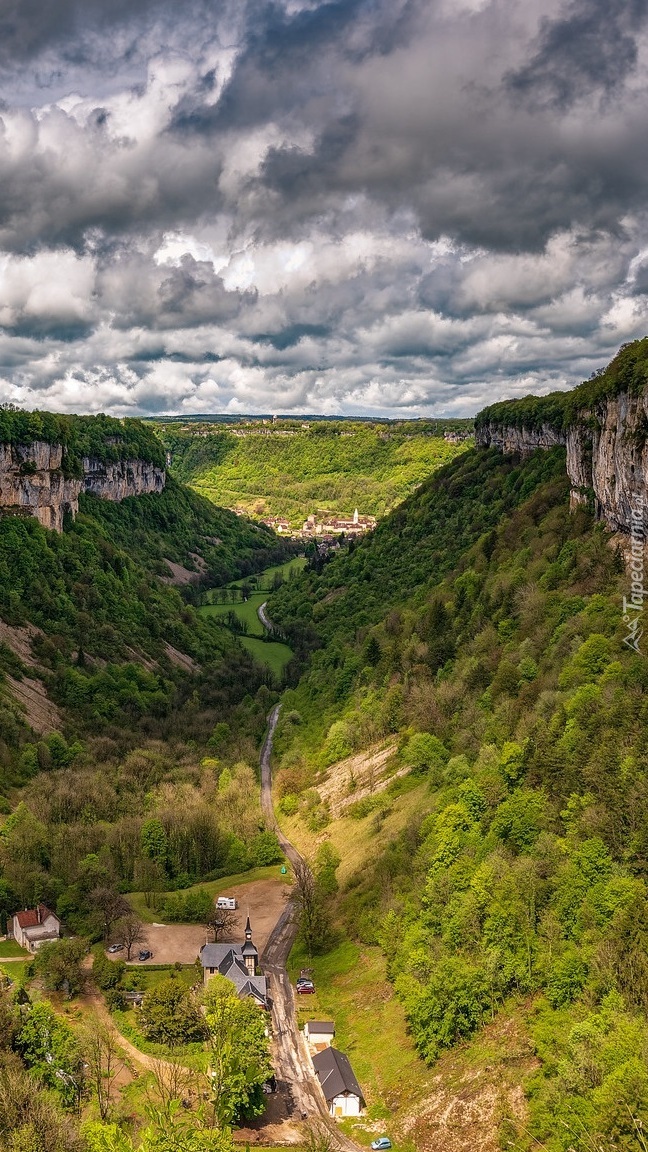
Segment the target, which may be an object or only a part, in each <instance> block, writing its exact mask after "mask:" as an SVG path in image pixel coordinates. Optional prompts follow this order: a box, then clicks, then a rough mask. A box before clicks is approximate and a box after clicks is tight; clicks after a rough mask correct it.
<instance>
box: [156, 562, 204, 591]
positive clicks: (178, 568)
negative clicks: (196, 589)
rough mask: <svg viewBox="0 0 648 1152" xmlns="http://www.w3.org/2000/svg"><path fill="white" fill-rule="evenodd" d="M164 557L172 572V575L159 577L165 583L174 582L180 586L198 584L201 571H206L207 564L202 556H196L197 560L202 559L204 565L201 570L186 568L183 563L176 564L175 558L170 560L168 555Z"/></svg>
mask: <svg viewBox="0 0 648 1152" xmlns="http://www.w3.org/2000/svg"><path fill="white" fill-rule="evenodd" d="M163 559H164V563H165V564H166V566H167V568H168V569H169V571H170V573H171V575H170V576H160V577H159V579H160V580H161V581H162V583H163V584H174V585H178V586H180V585H182V584H196V583H197V582H198V581H199V580H200V572H201V571H204V567H205V566H206V565H205V562H204V560H203V559H202V556H196V557H194V559H196V562H197V561H198V560H201V561H202V566H201V567H200V571H199V572H192V571H191V570H190V569H189V568H185V567H184V566H183V565H182V564H176V562H175V560H168V559H167V557H166V556H165V557H163ZM197 566H198V565H197Z"/></svg>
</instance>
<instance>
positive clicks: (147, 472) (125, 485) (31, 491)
mask: <svg viewBox="0 0 648 1152" xmlns="http://www.w3.org/2000/svg"><path fill="white" fill-rule="evenodd" d="M62 463H63V449H62V447H61V445H60V444H46V443H44V442H41V441H35V442H34V443H32V444H25V445H22V444H0V509H1V510H3V511H5V512H8V511H9V512H11V511H15V512H16V513H19V512H20V511H21V510H24V512H25V513H27V514H28V515H31V516H35V517H36V519H37V520H39V521H40V523H41V524H42V525H43V526H44V527H45V528H52V529H53V530H54V531H56V532H60V531H62V528H63V516H64V514H65V512H71V513H72V515H73V516H75V515H76V513H77V512H78V510H79V495H80V494H81V492H93V493H94V494H95V495H97V496H100V497H101V498H102V499H103V500H115V501H118V502H119V501H121V500H123V499H124V498H125V497H126V496H141V495H142V494H144V493H146V492H161V491H162V489H163V488H164V484H165V480H166V476H165V472H164V470H163V469H162V468H157V467H156V466H155V465H153V464H148V463H147V462H146V461H144V460H118V461H114V462H111V463H106V464H104V463H103V462H101V461H99V460H93V459H89V458H86V459H84V461H83V477H82V478H81V479H70V478H66V477H65V476H63V473H62V471H61V467H62Z"/></svg>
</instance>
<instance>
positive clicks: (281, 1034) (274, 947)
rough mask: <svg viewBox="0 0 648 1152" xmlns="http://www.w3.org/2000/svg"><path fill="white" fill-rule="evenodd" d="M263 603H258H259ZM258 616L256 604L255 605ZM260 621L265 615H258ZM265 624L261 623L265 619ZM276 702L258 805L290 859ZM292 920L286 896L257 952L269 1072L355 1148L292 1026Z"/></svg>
mask: <svg viewBox="0 0 648 1152" xmlns="http://www.w3.org/2000/svg"><path fill="white" fill-rule="evenodd" d="M261 607H263V605H262V606H261ZM259 616H261V608H260V609H259ZM264 623H265V621H264ZM266 627H267V625H266ZM280 708H281V705H280V704H276V705H275V707H274V708H273V709H272V711H271V713H270V715H269V717H268V729H267V732H266V736H265V740H264V742H263V748H262V749H261V808H262V810H263V814H264V816H265V819H266V824H267V827H268V828H272V829H273V831H274V832H276V834H277V838H278V840H279V843H280V845H281V848H282V850H283V852H284V853H285V855H286V856H287V857H288V859H289V860H290V862H291V864H298V863H300V862H301V861H302V860H303V857H302V856H301V854H300V853H299V852H298V851H297V849H296V848H295V847H294V845H293V844H291V843H290V841H289V840H287V839H286V837H285V836H284V834H283V832H282V831H281V828H280V827H279V825H278V823H277V821H276V818H275V814H274V808H273V806H272V769H271V767H270V758H271V755H272V740H273V737H274V731H275V728H276V727H277V720H278V719H279V710H280ZM296 935H297V923H296V917H295V905H294V902H293V901H292V900H291V899H288V900H287V902H286V907H285V908H284V910H283V912H282V913H281V916H280V917H279V919H278V921H277V923H276V924H275V926H274V928H273V929H272V932H271V933H270V936H269V938H268V942H267V944H266V946H265V948H264V950H263V954H262V956H261V963H262V966H263V971H264V972H265V974H266V976H267V977H268V979H269V984H270V995H271V997H272V1024H273V1031H274V1048H275V1051H274V1065H275V1075H276V1077H277V1080H278V1082H279V1084H280V1085H282V1087H283V1086H284V1085H285V1086H286V1087H285V1089H284V1090H286V1091H287V1093H288V1095H289V1096H290V1097H291V1099H292V1103H293V1105H294V1108H295V1110H296V1117H295V1118H296V1119H299V1118H301V1119H303V1120H305V1119H313V1118H315V1117H317V1119H318V1120H319V1121H320V1123H321V1124H323V1125H326V1128H327V1129H328V1131H329V1132H330V1134H331V1137H332V1138H333V1141H334V1144H335V1147H337V1148H339V1149H342V1152H359V1145H358V1144H356V1143H354V1141H353V1140H349V1139H348V1137H346V1136H344V1135H343V1134H342V1133H341V1132H340V1130H339V1128H338V1127H337V1124H336V1123H335V1121H334V1120H333V1118H332V1117H331V1116H330V1115H329V1111H328V1108H327V1105H326V1100H325V1099H324V1094H323V1092H322V1089H321V1088H320V1084H319V1080H318V1079H317V1077H316V1076H315V1074H314V1073H313V1071H312V1069H311V1066H310V1064H309V1062H308V1057H307V1055H306V1051H305V1048H304V1041H303V1039H301V1038H300V1035H299V1030H298V1028H297V1015H296V1012H295V1000H294V994H293V989H292V985H291V983H290V980H289V978H288V973H287V971H286V961H287V960H288V956H289V954H290V949H291V948H292V946H293V944H294V942H295V937H296Z"/></svg>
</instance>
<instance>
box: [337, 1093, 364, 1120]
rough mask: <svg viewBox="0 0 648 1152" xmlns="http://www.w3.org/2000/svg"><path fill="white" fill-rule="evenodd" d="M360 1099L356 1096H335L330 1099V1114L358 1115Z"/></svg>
mask: <svg viewBox="0 0 648 1152" xmlns="http://www.w3.org/2000/svg"><path fill="white" fill-rule="evenodd" d="M359 1115H360V1101H359V1099H358V1097H357V1096H352V1095H348V1096H335V1097H334V1098H333V1100H332V1101H331V1116H359Z"/></svg>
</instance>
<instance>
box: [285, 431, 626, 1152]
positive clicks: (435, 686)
mask: <svg viewBox="0 0 648 1152" xmlns="http://www.w3.org/2000/svg"><path fill="white" fill-rule="evenodd" d="M567 497H568V487H567V482H566V479H565V476H564V452H563V450H562V449H560V448H558V449H554V450H552V451H550V452H538V453H536V454H534V455H533V456H531V457H530V458H529V459H527V460H525V461H523V462H520V461H519V460H517V461H516V460H514V459H511V458H504V457H502V456H501V455H499V454H497V453H494V452H492V451H489V452H481V453H480V452H477V451H472V452H470V453H468V454H466V455H464V456H463V457H462V458H460V459H459V460H457V461H455V462H454V463H452V464H450V465H448V466H447V467H446V468H444V469H443V470H442V471H441V472H440V473H438V474H437V476H435V477H434V478H433V479H432V480H431V481H430V482H428V483H427V484H426V485H424V486H423V487H422V488H421V489H420V491H419V492H417V493H416V494H415V495H414V496H413V497H411V498H410V500H409V501H408V502H407V503H406V504H405V505H403V506H401V507H400V508H398V509H397V510H396V511H395V512H394V513H393V514H392V515H391V516H390V517H389V518H388V519H387V520H386V521H384V522H383V524H382V525H380V526H379V528H378V530H377V531H376V533H375V534H374V535H373V536H372V537H371V538H370V539H367V540H364V541H361V542H359V543H358V544H357V545H356V547H355V548H354V550H353V551H352V552H350V553H349V554H348V555H345V556H340V557H338V558H335V559H333V560H331V561H330V562H329V563H328V564H326V565H325V566H324V568H323V570H322V571H320V572H316V571H312V570H311V571H310V572H309V573H307V574H306V575H305V576H304V577H303V578H301V579H300V580H299V581H296V582H293V583H292V584H291V585H289V586H286V587H285V588H283V589H280V590H279V591H278V592H277V593H276V594H275V595H274V596H273V597H272V599H271V601H270V604H269V611H270V613H271V615H272V618H273V619H274V620H275V621H277V622H278V623H280V624H281V625H282V626H283V627H285V628H286V629H287V630H288V629H290V628H291V627H292V628H293V629H294V630H295V636H296V638H297V639H299V641H300V642H301V644H302V646H303V647H304V648H307V647H309V646H310V648H311V649H312V651H313V655H312V657H311V664H310V669H309V671H308V672H307V673H306V674H305V676H304V677H303V679H302V681H301V683H300V685H299V687H298V688H297V689H296V690H295V691H292V692H290V693H288V694H287V697H286V700H285V705H284V719H283V721H282V724H281V728H280V732H279V734H278V745H277V746H278V750H279V753H280V759H279V768H280V772H279V780H278V796H279V798H280V809H281V810H285V811H286V812H290V813H293V812H297V813H301V820H302V824H303V827H304V829H305V835H306V832H307V831H308V834H309V835H311V836H312V833H313V831H315V832H316V834H317V837H318V839H319V840H320V841H325V840H326V838H327V827H330V821H331V813H330V811H329V810H328V806H327V803H326V802H325V801H323V800H322V799H321V797H319V794H318V791H317V785H318V780H320V779H321V778H322V777H321V775H318V774H320V773H321V772H322V771H323V770H324V769H326V768H327V766H329V765H331V764H335V763H336V762H337V761H339V760H341V759H342V758H343V757H345V756H348V755H349V754H350V753H351V752H353V751H357V750H361V749H363V748H367V747H373V746H376V744H377V743H378V745H380V742H381V741H384V740H385V739H387V738H391V739H392V740H394V738H395V739H396V750H395V752H394V755H393V759H392V761H391V771H392V772H393V773H395V772H396V770H397V769H399V770H401V771H404V772H405V773H408V772H409V775H405V776H404V777H402V776H399V777H398V778H396V777H394V781H393V784H391V785H389V786H388V787H387V788H386V789H384V790H380V789H376V790H375V793H371V792H370V794H369V795H368V796H365V797H364V798H363V799H362V800H359V801H358V803H357V804H356V805H355V806H353V805H352V806H351V808H350V809H349V813H350V816H351V819H352V820H353V819H355V820H356V821H357V822H358V823H357V828H358V834H359V833H360V832H361V831H363V830H364V829H365V827H368V828H370V829H373V835H372V836H371V837H370V839H371V841H372V846H371V851H370V854H369V856H368V857H367V859H366V860H365V861H364V863H363V866H362V868H361V870H360V871H359V872H358V873H356V874H355V875H353V876H351V878H350V879H349V880H348V881H347V882H346V884H345V885H343V888H342V890H341V891H340V893H338V895H337V897H335V898H334V899H335V915H336V917H337V920H338V923H340V924H343V925H344V928H345V931H346V932H348V933H349V934H350V935H351V936H352V938H355V939H356V940H359V941H360V942H364V943H365V944H370V945H376V944H378V945H380V946H381V947H382V949H383V950H384V953H385V956H386V960H387V970H388V974H389V978H390V980H391V981H392V983H393V987H394V989H395V992H396V995H397V997H398V998H399V1000H400V1001H401V1003H402V1005H403V1007H404V1009H405V1014H406V1019H407V1022H408V1027H409V1029H410V1032H411V1035H412V1037H413V1039H414V1041H415V1044H416V1047H417V1050H418V1052H419V1053H420V1057H421V1059H422V1060H423V1061H425V1062H427V1063H429V1064H431V1065H434V1063H435V1062H436V1061H437V1059H438V1058H439V1056H440V1055H441V1054H442V1053H443V1052H444V1051H447V1050H448V1049H452V1048H453V1047H454V1046H456V1045H460V1044H462V1043H465V1042H466V1041H467V1040H469V1038H470V1037H471V1036H473V1035H474V1034H475V1033H476V1032H478V1031H479V1029H480V1028H482V1027H483V1026H484V1025H485V1024H486V1023H487V1022H488V1021H490V1020H492V1019H493V1018H494V1017H497V1016H498V1015H501V1016H502V1017H504V1018H505V1017H506V1016H507V1015H511V1014H513V1013H516V1014H517V1015H519V1013H520V1012H521V1013H522V1018H523V1020H524V1028H525V1030H526V1034H527V1037H528V1040H529V1043H530V1044H531V1046H532V1049H533V1051H534V1052H535V1054H536V1057H537V1058H538V1064H537V1071H536V1072H535V1073H534V1074H532V1075H531V1076H529V1073H528V1071H527V1072H526V1073H525V1077H526V1078H525V1080H524V1085H523V1086H524V1089H525V1092H526V1094H527V1098H528V1116H527V1117H526V1118H524V1117H521V1116H519V1115H517V1116H515V1115H512V1114H510V1115H509V1114H506V1115H504V1114H502V1115H500V1118H499V1119H500V1125H501V1130H500V1139H501V1140H502V1141H505V1142H506V1145H507V1146H514V1147H516V1148H520V1149H522V1148H525V1149H526V1148H532V1147H534V1146H537V1144H538V1142H540V1143H541V1144H542V1146H544V1147H546V1148H549V1149H552V1150H553V1149H556V1150H558V1149H568V1148H579V1149H580V1148H583V1149H584V1148H588V1149H591V1148H593V1147H596V1148H606V1149H607V1148H612V1147H615V1148H616V1147H628V1148H630V1147H633V1148H634V1147H637V1148H638V1147H640V1146H641V1141H640V1136H639V1133H640V1132H641V1126H642V1125H644V1126H645V1125H646V1124H648V1072H647V1071H646V1054H647V1053H648V960H647V956H648V927H647V926H648V884H647V876H646V845H647V843H648V762H647V761H646V730H647V729H646V719H647V705H646V690H647V688H648V665H647V664H646V660H645V657H644V656H643V655H640V654H637V653H634V652H631V651H630V650H629V649H628V648H627V647H624V645H623V637H624V635H625V628H624V624H623V620H622V614H621V608H620V604H621V598H622V596H623V594H624V591H625V590H626V586H627V578H626V576H625V574H624V572H623V564H622V560H621V557H620V555H619V553H618V551H617V549H616V547H615V546H614V544H613V543H612V541H611V539H610V537H609V534H608V533H607V532H606V531H605V529H604V528H603V527H602V526H601V525H598V524H596V523H594V522H593V520H592V519H591V516H590V514H589V512H588V511H587V509H586V507H584V506H581V507H579V509H578V510H577V511H576V512H575V513H572V514H570V513H569V510H568V499H567ZM295 621H297V623H295ZM422 783H424V784H425V790H424V794H425V797H426V798H425V800H424V802H423V803H422V804H421V806H420V807H419V808H418V809H417V811H416V813H415V815H414V816H410V818H409V821H408V823H407V826H406V827H404V828H403V830H402V833H401V834H400V835H399V836H398V837H397V838H396V840H394V841H392V842H385V840H384V838H383V837H382V835H381V827H382V824H383V822H384V820H385V818H386V817H387V816H388V815H389V813H390V811H391V805H392V804H393V803H394V801H395V798H396V797H397V796H398V795H399V794H400V793H402V791H403V789H405V790H406V789H407V788H408V787H419V786H420V785H421V784H422ZM349 789H350V794H351V795H352V791H353V781H352V780H351V781H350V783H349ZM347 823H348V821H347ZM352 839H353V834H352V832H351V831H349V830H348V831H347V833H346V840H345V842H346V843H348V844H351V842H352ZM366 994H367V993H366Z"/></svg>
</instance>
